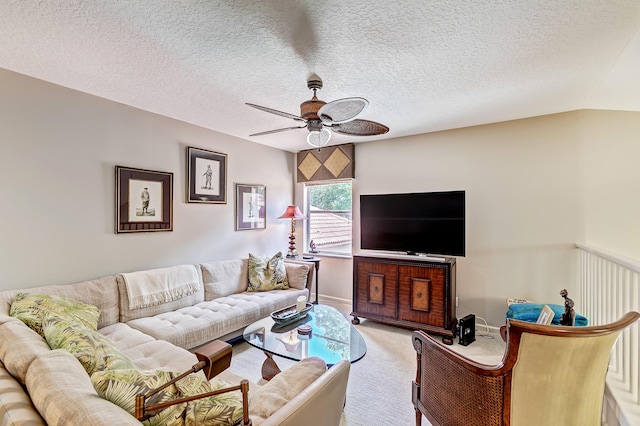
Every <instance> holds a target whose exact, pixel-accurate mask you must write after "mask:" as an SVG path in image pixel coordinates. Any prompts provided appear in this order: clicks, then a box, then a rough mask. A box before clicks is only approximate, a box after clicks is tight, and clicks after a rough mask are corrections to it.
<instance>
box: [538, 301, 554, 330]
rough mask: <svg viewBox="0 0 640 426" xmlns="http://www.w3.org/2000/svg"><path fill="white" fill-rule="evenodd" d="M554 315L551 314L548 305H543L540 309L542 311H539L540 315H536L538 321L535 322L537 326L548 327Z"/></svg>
mask: <svg viewBox="0 0 640 426" xmlns="http://www.w3.org/2000/svg"><path fill="white" fill-rule="evenodd" d="M554 315H555V313H554V312H553V309H551V308H550V307H549V305H544V306H543V307H542V311H540V315H538V321H536V322H537V323H538V324H544V325H549V324H551V321H553V317H554Z"/></svg>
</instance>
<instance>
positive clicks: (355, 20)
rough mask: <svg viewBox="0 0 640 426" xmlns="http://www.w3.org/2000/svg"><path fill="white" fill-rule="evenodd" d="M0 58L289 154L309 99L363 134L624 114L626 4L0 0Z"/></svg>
mask: <svg viewBox="0 0 640 426" xmlns="http://www.w3.org/2000/svg"><path fill="white" fill-rule="evenodd" d="M0 68H5V69H8V70H12V71H16V72H19V73H22V74H26V75H29V76H32V77H36V78H39V79H42V80H45V81H49V82H52V83H56V84H59V85H62V86H65V87H69V88H72V89H76V90H79V91H82V92H86V93H90V94H93V95H96V96H100V97H103V98H106V99H110V100H113V101H116V102H120V103H123V104H126V105H131V106H134V107H137V108H140V109H143V110H147V111H151V112H154V113H158V114H162V115H164V116H168V117H172V118H176V119H179V120H182V121H185V122H188V123H193V124H196V125H199V126H203V127H205V128H209V129H213V130H216V131H219V132H222V133H226V134H229V135H233V136H237V137H239V138H243V139H246V140H250V141H252V142H256V143H261V144H265V145H269V146H273V147H276V148H279V149H283V150H287V151H292V152H296V151H299V150H304V149H308V148H309V145H307V143H306V134H307V130H306V129H298V130H291V131H287V132H282V133H276V134H271V135H266V136H259V137H249V135H250V134H252V133H257V132H262V131H266V130H271V129H277V128H283V127H289V126H295V125H297V124H298V123H296V122H294V121H293V120H290V119H288V118H285V117H281V116H277V115H273V114H268V113H266V112H264V111H260V110H257V109H253V108H250V107H248V106H246V105H245V102H250V103H255V104H259V105H263V106H266V107H270V108H273V109H277V110H280V111H284V112H288V113H291V114H295V115H299V114H300V110H299V105H300V103H301V102H303V101H305V100H308V99H310V98H311V96H312V93H311V92H310V91H309V90H308V89H307V83H306V82H307V78H308V77H309V76H310V75H312V74H314V73H315V74H317V75H318V76H320V77H321V78H322V80H323V81H324V87H323V89H322V90H321V91H320V92H319V93H318V97H319V98H320V99H322V100H325V101H332V100H336V99H340V98H344V97H351V96H361V97H364V98H366V99H368V100H369V102H370V104H369V106H368V108H367V109H366V110H365V111H364V112H363V113H362V114H361V115H360V116H359V117H358V118H362V119H366V120H372V121H377V122H380V123H383V124H385V125H387V126H388V127H389V128H390V129H391V130H390V131H389V133H387V134H386V135H382V136H375V137H353V136H351V137H349V136H344V135H338V134H334V135H333V137H332V139H331V141H330V142H329V144H330V145H335V144H342V143H347V142H355V143H358V142H367V141H372V140H376V139H382V138H393V137H399V136H407V135H413V134H419V133H428V132H434V131H440V130H446V129H453V128H460V127H466V126H472V125H479V124H485V123H493V122H500V121H505V120H513V119H518V118H525V117H531V116H538V115H544V114H552V113H557V112H563V111H571V110H576V109H583V108H596V109H598V108H600V109H620V110H630V111H640V77H639V76H640V1H638V0H483V1H478V0H430V1H418V0H397V1H393V2H390V1H387V0H366V1H362V0H323V1H312V0H282V1H279V0H273V1H259V0H253V1H251V0H232V1H226V2H225V1H216V0H162V1H161V0H136V1H131V0H57V1H55V0H40V1H35V0H3V1H2V2H0Z"/></svg>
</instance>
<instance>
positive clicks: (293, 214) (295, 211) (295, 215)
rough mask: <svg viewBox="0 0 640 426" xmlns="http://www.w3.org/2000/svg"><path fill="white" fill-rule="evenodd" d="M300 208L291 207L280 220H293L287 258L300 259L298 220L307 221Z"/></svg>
mask: <svg viewBox="0 0 640 426" xmlns="http://www.w3.org/2000/svg"><path fill="white" fill-rule="evenodd" d="M306 218H307V217H306V216H305V215H303V214H302V212H301V211H300V209H299V208H298V206H289V207H287V209H286V210H285V211H284V213H282V215H281V216H280V217H278V219H291V232H290V233H289V251H288V252H287V257H298V252H297V251H296V219H306Z"/></svg>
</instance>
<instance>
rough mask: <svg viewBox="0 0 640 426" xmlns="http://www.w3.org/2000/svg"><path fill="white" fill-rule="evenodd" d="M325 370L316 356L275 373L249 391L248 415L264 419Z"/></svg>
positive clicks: (255, 418)
mask: <svg viewBox="0 0 640 426" xmlns="http://www.w3.org/2000/svg"><path fill="white" fill-rule="evenodd" d="M326 371H327V365H326V364H325V362H324V361H323V360H321V359H320V358H316V357H310V358H304V359H303V360H302V361H300V362H299V363H297V364H294V365H293V366H291V367H289V368H287V369H286V370H284V371H282V372H281V373H279V374H277V375H276V376H275V377H274V378H273V379H271V380H270V381H269V382H267V383H266V384H265V385H264V386H260V387H259V388H258V389H256V390H255V391H254V390H251V391H250V392H249V415H250V416H251V419H252V420H253V421H258V420H261V421H264V420H265V419H267V418H269V417H270V416H271V415H272V414H273V413H274V412H275V411H276V410H278V409H279V408H280V407H282V406H283V405H285V404H286V403H287V402H289V401H291V400H292V399H293V398H294V397H295V396H296V395H298V394H299V393H300V392H301V391H303V390H304V389H305V388H306V387H307V386H309V385H310V384H311V383H313V382H314V381H315V380H316V379H317V378H318V377H320V376H322V375H323V374H324V373H325V372H326Z"/></svg>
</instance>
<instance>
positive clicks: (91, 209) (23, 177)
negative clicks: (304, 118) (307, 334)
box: [0, 70, 293, 290]
mask: <svg viewBox="0 0 640 426" xmlns="http://www.w3.org/2000/svg"><path fill="white" fill-rule="evenodd" d="M0 93H1V95H0V143H1V144H2V154H1V155H0V203H2V204H1V209H0V218H1V219H2V220H0V236H1V237H0V238H1V240H0V259H1V262H2V263H1V267H0V290H4V289H14V288H29V287H33V286H37V285H47V284H65V283H72V282H77V281H81V280H86V279H91V278H97V277H101V276H105V275H109V274H115V273H118V272H126V271H133V270H140V269H148V268H155V267H165V266H170V265H175V264H181V263H197V262H201V261H208V260H213V259H231V258H237V257H246V256H247V253H248V252H249V251H250V250H251V251H252V252H254V253H264V254H272V253H275V252H276V251H278V250H286V248H287V239H286V236H287V232H288V222H286V221H282V220H277V219H276V218H277V216H279V215H280V214H281V213H282V211H284V209H285V207H286V206H287V205H289V204H290V203H291V200H292V176H293V168H292V157H293V154H291V153H288V152H285V151H280V150H277V149H273V148H269V147H266V146H262V145H258V144H253V143H250V142H247V141H244V140H241V139H238V138H234V137H231V136H228V135H224V134H220V133H217V132H213V131H210V130H206V129H203V128H200V127H197V126H193V125H190V124H187V123H184V122H180V121H176V120H172V119H169V118H166V117H162V116H159V115H156V114H152V113H149V112H144V111H140V110H137V109H134V108H131V107H128V106H125V105H122V104H118V103H115V102H111V101H108V100H105V99H101V98H98V97H94V96H90V95H87V94H84V93H80V92H77V91H73V90H69V89H66V88H63V87H60V86H56V85H53V84H49V83H46V82H42V81H40V80H36V79H32V78H29V77H26V76H23V75H19V74H15V73H12V72H9V71H5V70H0ZM187 146H195V147H199V148H204V149H209V150H212V151H217V152H222V153H226V154H227V155H228V176H227V186H226V188H227V204H223V205H209V204H188V203H186V202H185V187H186V183H185V177H186V170H185V169H186V147H187ZM115 165H122V166H129V167H136V168H142V169H151V170H160V171H166V172H173V173H174V188H173V190H174V202H173V207H174V210H173V213H174V230H173V231H172V232H156V233H136V234H119V235H116V234H114V200H115V172H114V169H115ZM234 183H249V184H264V185H266V194H267V227H266V230H256V231H235V228H234V210H235V209H234V200H235V195H234Z"/></svg>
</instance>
